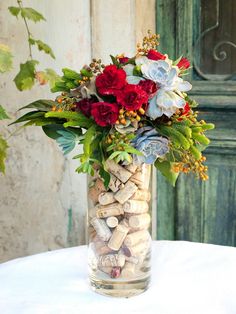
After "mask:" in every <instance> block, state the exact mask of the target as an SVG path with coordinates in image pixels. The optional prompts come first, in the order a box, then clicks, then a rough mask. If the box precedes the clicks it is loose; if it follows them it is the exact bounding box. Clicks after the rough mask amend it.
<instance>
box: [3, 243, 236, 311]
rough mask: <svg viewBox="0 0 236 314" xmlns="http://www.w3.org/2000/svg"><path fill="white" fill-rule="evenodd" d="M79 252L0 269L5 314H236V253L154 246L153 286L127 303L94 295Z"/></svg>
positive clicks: (11, 263)
mask: <svg viewBox="0 0 236 314" xmlns="http://www.w3.org/2000/svg"><path fill="white" fill-rule="evenodd" d="M86 255H87V248H86V246H80V247H75V248H69V249H61V250H57V251H51V252H47V253H42V254H37V255H33V256H29V257H24V258H18V259H15V260H12V261H9V262H7V263H3V264H1V265H0V313H1V314H23V313H24V314H48V313H50V314H51V313H53V314H54V313H55V314H71V313H72V314H74V313H76V314H87V313H89V314H90V313H91V314H93V313H94V314H104V313H109V314H113V313H120V314H129V313H140V314H149V313H155V314H235V313H236V248H233V247H224V246H217V245H210V244H200V243H191V242H184V241H155V242H153V256H152V283H151V286H150V288H149V290H148V291H146V292H145V293H143V294H141V295H138V296H135V297H132V298H129V299H125V298H122V299H118V298H111V297H105V296H102V295H99V294H96V293H95V292H93V291H91V290H90V288H89V284H88V280H87V260H86V259H87V256H86Z"/></svg>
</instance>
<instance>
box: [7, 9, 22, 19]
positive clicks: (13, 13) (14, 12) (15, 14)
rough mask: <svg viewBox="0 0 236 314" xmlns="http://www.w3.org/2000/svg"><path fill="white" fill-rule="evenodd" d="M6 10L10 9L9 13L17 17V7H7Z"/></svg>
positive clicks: (18, 10)
mask: <svg viewBox="0 0 236 314" xmlns="http://www.w3.org/2000/svg"><path fill="white" fill-rule="evenodd" d="M8 10H9V11H10V13H11V14H12V15H13V16H16V17H18V14H19V12H20V10H21V9H20V8H19V7H8Z"/></svg>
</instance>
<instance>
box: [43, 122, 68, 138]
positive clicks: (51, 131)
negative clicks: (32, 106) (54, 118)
mask: <svg viewBox="0 0 236 314" xmlns="http://www.w3.org/2000/svg"><path fill="white" fill-rule="evenodd" d="M42 129H43V132H44V133H45V134H46V135H47V136H48V137H50V138H52V139H54V140H56V139H57V138H58V137H60V136H61V135H60V134H59V133H58V131H63V130H65V128H64V127H63V126H62V125H59V124H50V125H45V126H43V127H42Z"/></svg>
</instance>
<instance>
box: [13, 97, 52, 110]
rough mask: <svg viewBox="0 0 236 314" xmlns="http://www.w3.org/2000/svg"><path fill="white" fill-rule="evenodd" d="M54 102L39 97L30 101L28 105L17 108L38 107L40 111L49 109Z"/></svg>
mask: <svg viewBox="0 0 236 314" xmlns="http://www.w3.org/2000/svg"><path fill="white" fill-rule="evenodd" d="M55 104H56V102H55V101H53V100H50V99H39V100H36V101H34V102H31V103H30V104H29V105H27V106H24V107H22V108H20V109H19V110H22V109H28V108H34V109H38V110H41V111H50V110H52V107H53V106H54V105H55Z"/></svg>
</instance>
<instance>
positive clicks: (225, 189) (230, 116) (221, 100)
mask: <svg viewBox="0 0 236 314" xmlns="http://www.w3.org/2000/svg"><path fill="white" fill-rule="evenodd" d="M156 10H157V33H159V34H160V35H161V44H160V51H161V52H167V53H168V54H169V56H170V57H171V58H175V57H178V56H180V55H181V54H183V55H184V56H187V57H188V58H189V59H190V60H192V61H193V67H192V69H191V73H190V75H189V77H188V79H189V80H190V81H192V84H193V90H192V95H193V97H194V98H195V99H196V100H197V101H198V102H199V104H200V106H199V111H200V113H201V115H202V117H203V118H204V119H206V120H209V122H213V123H215V125H216V129H215V130H214V131H211V133H210V134H209V136H210V138H211V145H210V147H209V148H208V149H207V150H206V151H205V155H206V157H207V161H208V162H207V163H208V167H209V177H210V179H209V180H208V181H207V182H200V181H197V180H196V179H195V178H194V177H192V176H189V177H187V176H186V175H181V176H180V178H179V179H178V182H177V186H176V187H175V188H172V187H170V186H169V185H168V183H166V182H165V179H164V178H163V177H162V176H161V175H159V174H158V175H157V239H168V240H174V239H175V240H189V241H197V242H206V243H214V244H221V245H232V246H236V32H235V29H236V1H235V0H227V1H224V0H157V6H156Z"/></svg>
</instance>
